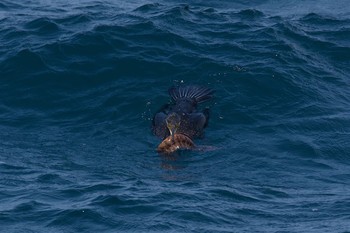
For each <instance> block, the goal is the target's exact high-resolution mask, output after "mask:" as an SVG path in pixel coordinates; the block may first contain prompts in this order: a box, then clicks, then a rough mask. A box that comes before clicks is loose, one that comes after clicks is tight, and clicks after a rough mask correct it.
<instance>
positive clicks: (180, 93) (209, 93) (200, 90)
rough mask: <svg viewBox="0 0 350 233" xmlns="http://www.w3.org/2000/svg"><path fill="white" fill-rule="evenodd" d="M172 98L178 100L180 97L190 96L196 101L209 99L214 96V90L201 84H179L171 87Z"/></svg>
mask: <svg viewBox="0 0 350 233" xmlns="http://www.w3.org/2000/svg"><path fill="white" fill-rule="evenodd" d="M169 94H170V96H171V98H172V99H173V100H174V101H176V100H178V99H184V98H190V99H194V100H195V101H196V103H201V102H204V101H207V100H209V99H211V98H212V97H213V94H214V90H212V89H210V88H207V87H201V86H179V87H171V88H170V89H169Z"/></svg>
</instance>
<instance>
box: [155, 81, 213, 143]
mask: <svg viewBox="0 0 350 233" xmlns="http://www.w3.org/2000/svg"><path fill="white" fill-rule="evenodd" d="M213 93H214V91H213V90H212V89H210V88H206V87H201V86H179V87H172V88H170V89H169V95H170V96H171V98H172V103H171V104H167V105H165V106H163V108H161V110H160V111H159V112H157V113H156V114H155V116H154V118H153V132H154V134H155V135H157V136H159V137H161V138H163V139H165V138H167V137H168V136H170V135H171V136H172V138H174V134H175V133H176V134H183V135H186V136H188V137H189V138H190V139H193V138H195V137H201V136H202V135H203V129H204V128H205V127H206V126H207V125H208V119H209V109H207V108H206V109H204V110H203V111H197V104H199V103H202V102H204V101H207V100H209V99H211V98H212V96H213Z"/></svg>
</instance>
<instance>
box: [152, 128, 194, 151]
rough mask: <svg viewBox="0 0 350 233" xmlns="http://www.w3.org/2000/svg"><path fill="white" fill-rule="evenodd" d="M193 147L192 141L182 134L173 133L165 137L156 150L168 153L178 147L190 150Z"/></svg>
mask: <svg viewBox="0 0 350 233" xmlns="http://www.w3.org/2000/svg"><path fill="white" fill-rule="evenodd" d="M194 147H195V145H194V143H193V141H192V140H191V139H190V138H189V137H187V136H186V135H184V134H179V133H175V134H173V135H170V136H169V137H167V138H165V139H164V140H163V141H162V143H160V144H159V146H158V148H157V151H158V153H161V154H170V153H173V152H175V151H177V150H179V149H186V150H190V149H193V148H194Z"/></svg>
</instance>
